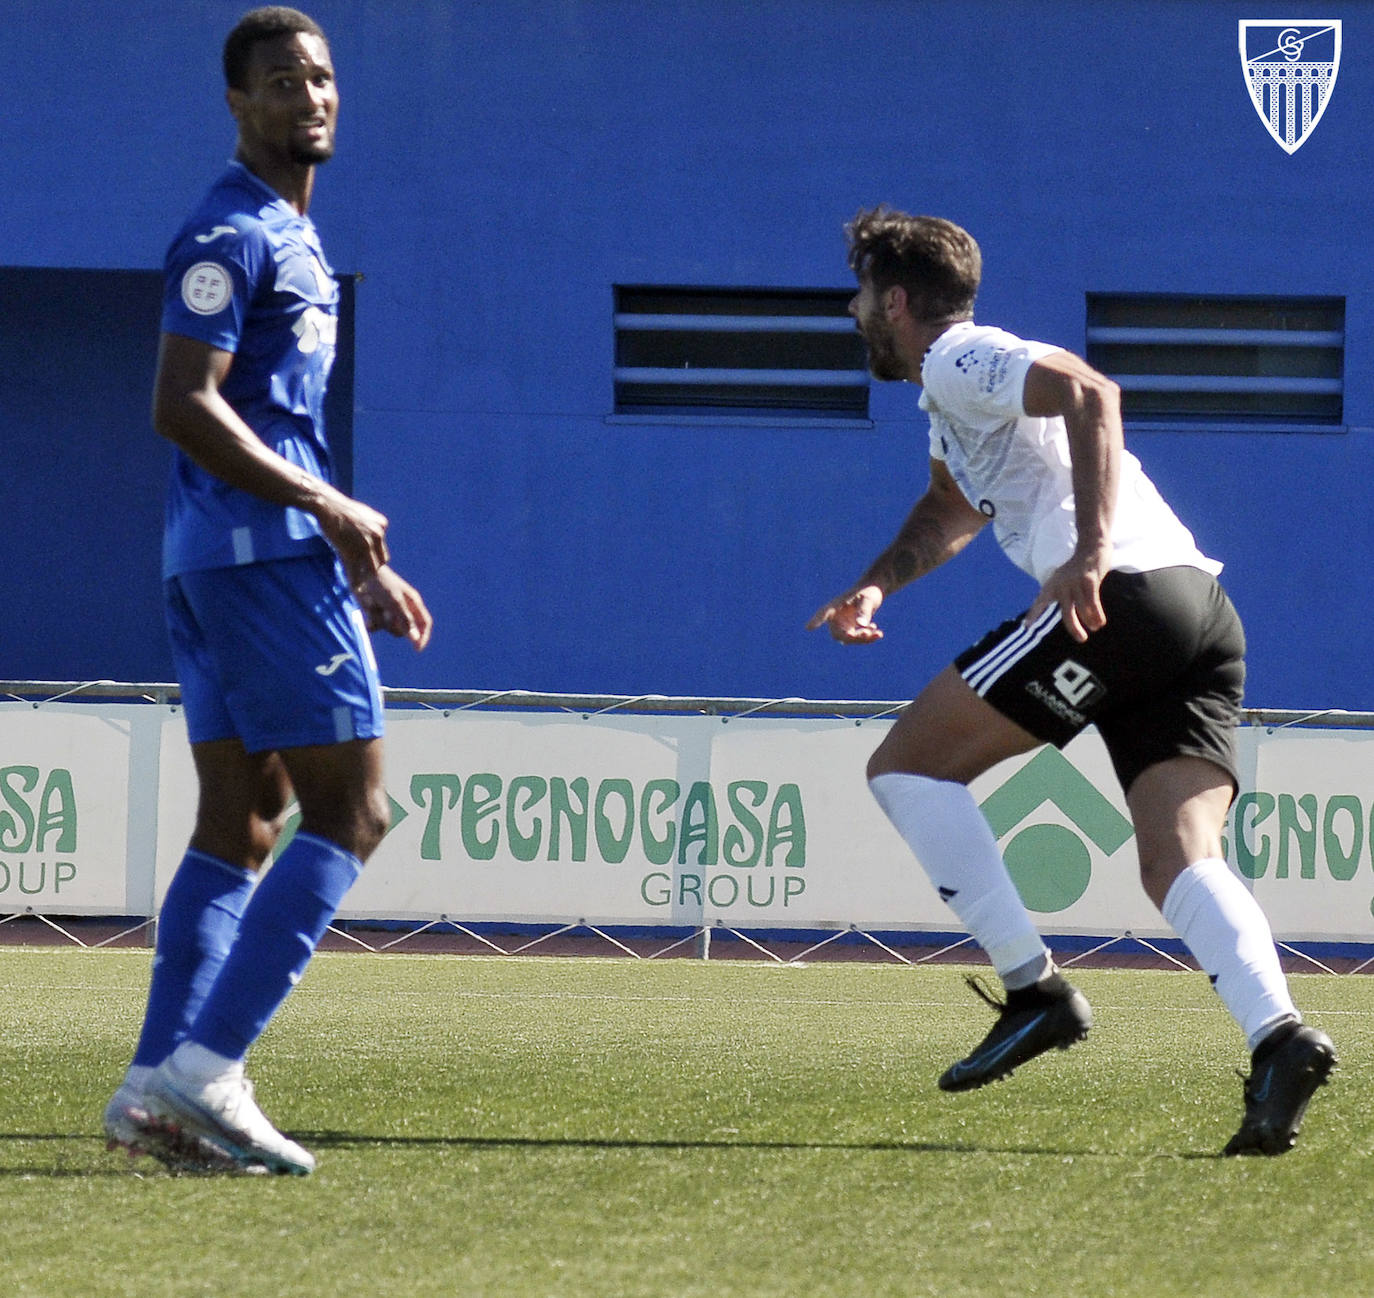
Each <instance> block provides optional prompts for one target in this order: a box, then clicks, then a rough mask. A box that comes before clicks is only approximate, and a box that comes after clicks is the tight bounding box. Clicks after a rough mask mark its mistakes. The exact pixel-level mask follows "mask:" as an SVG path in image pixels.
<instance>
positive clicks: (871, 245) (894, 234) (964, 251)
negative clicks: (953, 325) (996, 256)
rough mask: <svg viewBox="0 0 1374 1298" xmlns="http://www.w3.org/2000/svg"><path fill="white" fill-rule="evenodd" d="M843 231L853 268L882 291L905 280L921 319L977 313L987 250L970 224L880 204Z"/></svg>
mask: <svg viewBox="0 0 1374 1298" xmlns="http://www.w3.org/2000/svg"><path fill="white" fill-rule="evenodd" d="M844 232H845V235H846V236H847V237H848V239H849V265H850V269H852V270H853V271H854V273H855V274H856V275H857V276H858V277H859V278H860V279H863V278H865V277H867V278H868V280H869V281H870V282H871V283H872V285H873V287H874V288H876V289H878V290H879V291H880V292H881V291H882V290H884V289H888V288H891V287H892V286H893V285H894V284H899V285H901V287H902V288H904V289H905V290H906V294H907V298H908V300H909V302H910V306H911V314H912V315H913V316H914V317H915V318H916V319H917V320H970V319H972V318H973V302H974V299H975V298H976V297H977V296H978V284H979V282H980V280H981V279H982V276H983V256H982V254H981V253H980V252H979V251H978V244H977V241H976V240H975V239H974V237H973V236H972V235H971V234H970V233H969V232H968V231H967V230H965V229H962V228H961V227H960V226H957V225H955V224H954V223H953V222H952V221H945V220H942V219H941V218H940V217H938V216H908V215H907V213H905V212H898V211H894V210H893V209H892V208H890V207H886V206H881V205H880V206H878V207H874V208H870V209H868V210H866V211H861V212H860V213H859V214H858V215H857V216H856V217H855V218H854V219H853V220H852V221H850V222H849V224H848V225H846V226H845V228H844Z"/></svg>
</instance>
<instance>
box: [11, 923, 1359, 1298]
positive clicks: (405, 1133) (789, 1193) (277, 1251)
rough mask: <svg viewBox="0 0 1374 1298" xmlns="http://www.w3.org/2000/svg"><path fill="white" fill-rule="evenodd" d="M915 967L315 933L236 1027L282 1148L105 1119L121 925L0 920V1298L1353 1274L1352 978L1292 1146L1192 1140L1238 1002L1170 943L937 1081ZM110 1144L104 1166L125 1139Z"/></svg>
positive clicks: (1094, 982) (933, 971)
mask: <svg viewBox="0 0 1374 1298" xmlns="http://www.w3.org/2000/svg"><path fill="white" fill-rule="evenodd" d="M962 972H963V971H962V970H960V969H956V968H954V967H951V966H941V967H925V968H917V969H910V968H903V967H898V966H893V965H863V964H849V963H845V964H818V965H812V966H809V967H785V968H779V967H770V966H766V965H763V964H758V963H743V962H713V963H709V964H706V963H700V962H694V961H687V960H678V961H665V962H652V963H650V962H637V961H632V960H595V959H585V960H583V959H528V960H519V959H501V958H492V959H474V958H463V957H443V956H407V955H400V954H389V955H383V956H371V955H344V954H340V955H328V954H326V955H321V956H319V957H317V959H316V961H315V963H314V964H313V965H312V967H311V969H310V971H309V973H308V974H307V976H306V978H305V980H304V981H303V982H302V983H301V985H300V987H299V988H298V989H297V991H296V994H295V995H294V996H293V997H292V998H291V1000H290V1001H289V1002H288V1004H287V1006H286V1007H285V1008H284V1009H283V1011H282V1012H281V1014H280V1015H279V1016H278V1018H277V1020H276V1021H275V1022H274V1023H273V1025H272V1026H271V1028H270V1029H269V1031H268V1033H267V1034H266V1035H265V1036H264V1038H263V1040H262V1041H261V1042H260V1043H259V1044H258V1046H257V1047H256V1048H255V1050H254V1053H253V1055H252V1056H251V1057H250V1061H249V1062H250V1073H251V1074H252V1075H253V1076H254V1077H255V1078H256V1080H257V1083H258V1096H259V1099H260V1101H261V1103H262V1105H263V1108H264V1110H265V1111H266V1112H267V1114H268V1115H269V1116H270V1117H271V1118H273V1120H274V1121H275V1122H276V1123H277V1124H278V1125H279V1126H281V1127H282V1128H283V1129H284V1130H288V1131H290V1132H291V1133H292V1134H294V1135H295V1136H297V1137H298V1138H299V1139H300V1140H302V1141H303V1142H304V1143H305V1144H306V1145H308V1146H309V1147H310V1148H311V1149H313V1150H314V1151H315V1153H316V1154H317V1156H318V1157H319V1162H320V1166H319V1170H318V1171H317V1172H316V1174H315V1175H314V1176H312V1177H309V1178H305V1179H287V1178H271V1179H268V1178H232V1179H228V1178H185V1177H183V1178H172V1177H168V1176H166V1175H165V1174H163V1173H162V1172H161V1170H160V1169H159V1168H157V1167H156V1165H149V1163H148V1160H146V1159H143V1160H139V1162H138V1163H136V1164H132V1165H131V1164H129V1162H128V1160H127V1159H125V1158H124V1157H123V1156H122V1155H116V1154H109V1153H106V1152H105V1149H104V1143H103V1140H102V1139H101V1138H100V1137H99V1134H98V1131H99V1115H100V1111H101V1108H102V1107H103V1104H104V1101H105V1099H106V1098H107V1096H108V1094H109V1092H110V1091H111V1090H112V1089H113V1087H114V1085H115V1084H116V1082H117V1081H118V1078H119V1075H120V1073H121V1071H122V1069H123V1065H124V1063H125V1062H126V1056H127V1052H128V1051H129V1050H130V1048H131V1044H132V1041H133V1037H134V1034H135V1032H136V1028H137V1023H138V1018H139V1014H140V1012H141V1009H142V1000H143V993H144V988H145V986H146V980H147V976H148V955H147V954H146V953H145V952H134V951H107V952H91V951H79V950H47V949H44V950H37V949H8V950H3V951H0V1004H2V1005H3V1009H0V1025H2V1026H0V1250H2V1251H0V1259H2V1260H3V1265H2V1266H0V1274H3V1287H4V1292H5V1294H6V1295H7V1296H8V1298H19V1296H20V1295H63V1298H67V1296H70V1295H78V1296H84V1295H131V1296H132V1295H137V1296H138V1298H162V1296H164V1295H166V1296H167V1298H171V1296H172V1295H176V1296H177V1298H185V1296H186V1295H201V1294H204V1295H221V1296H222V1295H250V1294H251V1295H273V1296H276V1295H283V1296H284V1295H305V1294H309V1295H316V1294H320V1295H325V1294H327V1295H334V1294H340V1293H350V1292H356V1293H368V1294H378V1295H402V1294H407V1295H448V1296H452V1295H483V1296H487V1295H490V1296H493V1298H495V1296H497V1295H534V1296H538V1298H544V1296H546V1295H552V1296H557V1295H597V1296H598V1298H619V1296H621V1295H626V1296H630V1295H645V1296H649V1295H652V1296H654V1298H679V1296H681V1298H687V1296H690V1295H716V1294H719V1295H778V1296H779V1298H791V1296H793V1295H807V1296H810V1295H815V1296H816V1298H824V1296H826V1295H844V1296H845V1298H852V1296H853V1295H862V1296H864V1298H867V1296H869V1295H887V1294H893V1295H925V1294H931V1295H940V1296H941V1298H962V1296H965V1295H967V1296H973V1295H978V1296H980V1298H981V1296H982V1295H1004V1294H1012V1295H1039V1294H1044V1295H1054V1296H1055V1298H1074V1296H1075V1295H1094V1298H1101V1296H1103V1295H1126V1294H1129V1295H1142V1296H1143V1295H1149V1296H1150V1298H1165V1296H1167V1295H1174V1294H1180V1295H1181V1294H1189V1295H1209V1296H1210V1295H1230V1294H1235V1295H1237V1296H1239V1295H1245V1296H1246V1298H1251V1296H1255V1295H1271V1294H1272V1295H1275V1296H1276V1298H1277V1296H1279V1295H1282V1298H1301V1296H1302V1295H1308V1294H1311V1295H1317V1294H1321V1295H1330V1294H1352V1295H1353V1294H1360V1293H1368V1292H1370V1291H1371V1289H1374V1248H1371V1246H1370V1243H1369V1239H1370V1234H1371V1231H1374V1225H1371V1219H1372V1214H1371V1207H1374V1188H1371V1184H1372V1182H1374V1177H1371V1160H1370V1154H1371V1152H1372V1151H1374V1094H1371V1090H1370V1087H1369V1085H1368V1078H1369V1077H1370V1075H1371V1070H1370V1063H1371V1057H1372V1056H1374V1005H1371V996H1370V990H1369V989H1370V985H1371V984H1370V983H1369V981H1368V980H1367V979H1363V978H1346V979H1340V978H1336V977H1326V976H1321V977H1315V976H1300V977H1295V979H1294V985H1295V990H1296V994H1297V996H1298V999H1299V1002H1300V1003H1301V1004H1302V1005H1303V1007H1304V1009H1305V1010H1306V1012H1307V1015H1308V1018H1309V1021H1311V1022H1314V1023H1316V1024H1318V1025H1319V1026H1321V1027H1324V1028H1325V1029H1326V1030H1328V1031H1329V1032H1330V1033H1331V1035H1332V1037H1333V1038H1334V1039H1335V1041H1336V1045H1337V1049H1338V1051H1339V1053H1340V1055H1341V1068H1340V1069H1339V1071H1338V1072H1337V1074H1336V1078H1335V1081H1334V1083H1333V1085H1332V1086H1330V1087H1328V1088H1325V1089H1324V1090H1323V1091H1321V1092H1320V1093H1319V1094H1318V1096H1317V1098H1316V1099H1315V1100H1314V1102H1313V1105H1312V1109H1311V1111H1310V1112H1309V1115H1308V1121H1307V1124H1306V1128H1305V1130H1304V1132H1303V1136H1302V1139H1301V1140H1300V1142H1299V1145H1298V1148H1297V1149H1296V1150H1295V1151H1294V1152H1293V1153H1291V1154H1288V1155H1286V1156H1284V1157H1282V1158H1277V1159H1245V1160H1222V1159H1218V1158H1216V1157H1214V1155H1215V1153H1216V1151H1217V1150H1219V1149H1220V1148H1221V1146H1222V1145H1223V1144H1224V1143H1225V1142H1226V1140H1227V1138H1228V1137H1229V1136H1230V1135H1231V1133H1232V1131H1233V1130H1234V1128H1235V1126H1236V1124H1237V1122H1238V1120H1239V1116H1240V1105H1241V1100H1240V1082H1239V1080H1238V1079H1237V1077H1236V1074H1235V1070H1236V1069H1237V1068H1242V1067H1244V1066H1245V1065H1246V1063H1247V1059H1246V1056H1245V1053H1244V1050H1243V1048H1242V1046H1241V1043H1240V1040H1239V1035H1238V1033H1237V1032H1236V1030H1235V1029H1234V1027H1233V1026H1232V1024H1231V1021H1230V1020H1229V1019H1228V1018H1227V1017H1226V1015H1225V1014H1224V1012H1223V1011H1222V1010H1221V1009H1220V1008H1219V1006H1218V1004H1217V1003H1216V1002H1215V1000H1214V998H1213V996H1212V993H1211V991H1210V989H1209V988H1208V986H1207V983H1206V980H1205V979H1203V978H1202V977H1201V976H1200V975H1196V974H1192V975H1190V974H1179V973H1154V972H1124V971H1091V970H1090V971H1083V972H1081V973H1080V974H1077V975H1075V978H1076V981H1078V982H1079V984H1080V985H1081V986H1082V987H1083V989H1084V990H1085V992H1086V993H1087V994H1088V996H1089V999H1090V1000H1091V1001H1092V1002H1093V1005H1094V1009H1095V1012H1096V1015H1097V1026H1096V1027H1095V1028H1094V1030H1093V1033H1092V1035H1091V1036H1090V1037H1089V1039H1088V1041H1087V1042H1086V1043H1085V1044H1084V1045H1082V1046H1079V1047H1076V1048H1075V1049H1074V1050H1072V1051H1070V1052H1068V1053H1067V1054H1059V1053H1055V1054H1054V1055H1052V1056H1051V1057H1047V1058H1044V1059H1041V1060H1037V1061H1035V1062H1034V1063H1033V1064H1031V1065H1029V1066H1028V1067H1027V1068H1026V1069H1024V1070H1023V1071H1022V1072H1021V1073H1019V1074H1018V1075H1017V1076H1016V1077H1014V1078H1012V1079H1011V1080H1010V1081H1007V1082H1004V1083H1002V1084H1000V1085H998V1086H995V1087H990V1088H987V1089H985V1090H983V1091H979V1092H973V1093H970V1094H965V1095H959V1096H947V1095H943V1094H941V1093H940V1092H939V1091H937V1090H936V1089H935V1085H934V1079H935V1077H936V1076H937V1074H938V1073H939V1072H940V1070H941V1069H942V1068H943V1067H944V1066H945V1065H946V1064H948V1063H949V1062H950V1061H951V1060H952V1059H953V1058H955V1057H956V1056H958V1055H960V1054H962V1053H963V1052H964V1050H965V1048H966V1047H967V1046H969V1045H971V1044H972V1043H973V1041H974V1040H976V1039H977V1037H978V1036H980V1035H981V1033H982V1031H983V1029H984V1027H985V1026H986V1024H987V1023H988V1022H989V1021H990V1019H989V1015H988V1012H987V1011H986V1009H985V1008H984V1007H983V1006H982V1005H981V1003H980V1002H979V1001H977V1000H976V999H975V998H974V997H973V996H972V994H971V993H970V992H969V991H968V989H967V988H965V987H964V986H963V983H962V979H961V973H962ZM135 1169H138V1170H135Z"/></svg>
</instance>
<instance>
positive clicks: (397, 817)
mask: <svg viewBox="0 0 1374 1298" xmlns="http://www.w3.org/2000/svg"><path fill="white" fill-rule="evenodd" d="M386 800H387V802H388V803H390V805H391V824H390V825H389V826H388V828H387V831H386V832H387V834H389V833H391V831H392V830H393V829H395V828H396V826H397V825H399V824H400V823H401V821H403V820H404V819H405V818H406V817H407V816H408V815H410V812H408V811H407V810H406V809H405V808H404V807H403V806H401V804H400V803H399V802H397V801H396V799H395V798H393V797H392V796H391V794H389V793H388V794H387V795H386ZM300 827H301V809H300V807H294V808H293V809H292V811H291V814H290V815H289V816H287V818H286V823H285V824H284V825H282V829H281V837H280V838H278V839H277V843H276V846H275V847H273V849H272V859H273V860H274V861H275V860H276V859H277V858H278V857H279V856H280V855H281V854H282V853H283V852H284V851H286V849H287V848H288V847H289V846H290V844H291V840H292V839H293V838H295V837H296V831H297V830H298V829H299V828H300ZM382 837H383V838H385V837H386V834H383V835H382Z"/></svg>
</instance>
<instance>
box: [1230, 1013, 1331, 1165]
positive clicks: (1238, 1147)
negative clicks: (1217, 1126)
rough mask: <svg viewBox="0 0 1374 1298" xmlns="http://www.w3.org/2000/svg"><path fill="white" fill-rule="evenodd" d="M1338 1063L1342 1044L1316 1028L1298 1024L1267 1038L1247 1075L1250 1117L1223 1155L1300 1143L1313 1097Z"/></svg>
mask: <svg viewBox="0 0 1374 1298" xmlns="http://www.w3.org/2000/svg"><path fill="white" fill-rule="evenodd" d="M1275 1038H1277V1040H1276V1039H1275ZM1335 1066H1336V1048H1335V1047H1334V1046H1333V1045H1332V1044H1331V1038H1330V1037H1328V1036H1327V1035H1326V1033H1325V1032H1319V1031H1318V1030H1317V1029H1316V1028H1309V1027H1304V1026H1301V1025H1299V1024H1296V1023H1295V1024H1293V1025H1292V1026H1291V1028H1289V1029H1284V1028H1278V1029H1276V1030H1275V1032H1273V1033H1272V1034H1271V1035H1270V1036H1269V1037H1268V1038H1266V1039H1265V1040H1264V1041H1261V1042H1260V1044H1259V1046H1258V1048H1257V1049H1256V1050H1255V1053H1254V1056H1253V1059H1252V1062H1251V1066H1250V1076H1249V1077H1247V1078H1245V1079H1244V1080H1245V1117H1244V1118H1243V1119H1242V1120H1241V1124H1240V1130H1239V1131H1238V1132H1236V1134H1235V1135H1234V1136H1232V1137H1231V1139H1230V1140H1229V1141H1228V1142H1227V1145H1226V1148H1225V1149H1223V1150H1222V1151H1221V1153H1222V1157H1223V1158H1226V1157H1230V1156H1231V1155H1234V1154H1270V1155H1273V1154H1286V1153H1287V1152H1288V1151H1289V1150H1290V1149H1292V1148H1293V1146H1294V1145H1295V1144H1296V1143H1297V1139H1298V1128H1299V1126H1301V1125H1302V1116H1303V1114H1304V1113H1306V1112H1307V1104H1308V1101H1309V1100H1311V1098H1312V1096H1313V1094H1314V1093H1315V1092H1316V1089H1317V1087H1319V1086H1325V1085H1326V1081H1327V1078H1328V1077H1329V1076H1330V1075H1331V1070H1332V1069H1333V1068H1335Z"/></svg>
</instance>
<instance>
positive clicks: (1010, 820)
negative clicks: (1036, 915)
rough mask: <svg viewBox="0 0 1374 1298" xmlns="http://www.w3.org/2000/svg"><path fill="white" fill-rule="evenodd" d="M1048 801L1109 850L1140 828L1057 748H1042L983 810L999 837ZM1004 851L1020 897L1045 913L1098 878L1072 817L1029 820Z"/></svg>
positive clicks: (1064, 905) (1102, 848)
mask: <svg viewBox="0 0 1374 1298" xmlns="http://www.w3.org/2000/svg"><path fill="white" fill-rule="evenodd" d="M1047 802H1048V803H1050V804H1051V805H1052V806H1055V807H1057V808H1058V809H1059V810H1060V811H1061V812H1062V813H1063V814H1064V816H1065V817H1066V818H1067V819H1068V820H1069V822H1070V823H1071V824H1072V825H1074V826H1075V827H1076V828H1077V829H1078V830H1079V831H1081V833H1082V834H1083V835H1084V836H1085V837H1086V838H1087V840H1088V842H1090V843H1092V844H1093V845H1094V846H1095V847H1096V848H1098V850H1099V851H1102V852H1105V853H1106V854H1107V855H1108V856H1111V854H1112V853H1113V852H1115V851H1116V850H1117V849H1118V848H1119V847H1120V846H1121V845H1122V844H1123V843H1124V842H1126V840H1127V839H1128V838H1130V836H1131V834H1132V832H1133V831H1132V829H1131V822H1130V821H1129V820H1127V819H1126V817H1125V816H1123V815H1122V814H1121V813H1120V812H1119V811H1118V810H1117V809H1116V808H1115V807H1114V806H1112V804H1111V803H1110V802H1109V801H1108V800H1107V799H1106V798H1105V797H1104V796H1103V795H1102V793H1101V792H1100V791H1099V790H1098V788H1097V787H1096V786H1095V785H1094V784H1093V783H1092V782H1091V781H1090V780H1088V779H1087V778H1086V777H1085V776H1084V775H1083V774H1082V772H1081V771H1079V769H1078V768H1077V767H1076V766H1074V764H1073V763H1072V762H1070V761H1069V759H1068V758H1067V757H1065V756H1064V755H1063V754H1062V753H1061V752H1060V751H1059V750H1058V749H1056V748H1042V749H1041V750H1040V752H1038V753H1037V754H1036V755H1035V756H1034V757H1032V758H1031V760H1030V761H1029V762H1027V763H1026V764H1025V765H1024V766H1023V767H1022V768H1021V769H1020V770H1019V771H1017V772H1016V774H1015V775H1013V776H1012V777H1011V779H1009V780H1008V781H1007V782H1006V783H1005V784H1003V785H1002V786H1001V788H999V789H997V790H996V791H995V792H993V793H991V794H989V795H988V797H987V798H986V799H985V800H984V801H983V804H982V811H983V815H984V816H986V817H987V820H988V824H990V825H991V826H992V832H993V834H994V835H995V836H996V837H997V839H998V840H999V841H1000V840H1001V839H1002V837H1003V836H1004V835H1006V834H1008V833H1010V832H1011V831H1012V830H1013V829H1015V828H1016V826H1017V825H1019V824H1021V823H1022V821H1024V820H1025V819H1026V817H1027V816H1029V815H1031V814H1032V813H1033V812H1035V811H1038V810H1039V809H1040V808H1041V807H1043V806H1044V805H1045V804H1046V803H1047ZM1002 855H1003V859H1004V860H1005V861H1006V863H1007V870H1008V871H1009V872H1010V874H1011V877H1012V881H1013V882H1014V883H1015V884H1016V890H1017V892H1019V893H1020V894H1021V900H1022V901H1024V902H1025V903H1026V905H1027V906H1028V907H1029V908H1030V909H1031V910H1035V911H1040V912H1042V913H1048V912H1052V911H1059V910H1067V909H1068V908H1069V907H1070V906H1072V905H1073V904H1074V902H1076V901H1077V900H1078V899H1079V898H1080V897H1081V896H1082V895H1083V894H1084V893H1085V892H1086V891H1087V890H1088V883H1089V881H1090V879H1091V878H1092V853H1091V852H1090V851H1089V850H1088V846H1087V844H1086V843H1084V841H1083V838H1081V837H1080V836H1079V834H1076V833H1075V832H1074V831H1073V830H1072V829H1069V828H1068V827H1067V826H1065V825H1055V824H1034V825H1027V826H1026V827H1025V828H1024V829H1022V830H1021V831H1020V832H1019V833H1018V834H1016V835H1015V837H1013V838H1012V839H1010V840H1009V841H1008V842H1007V843H1005V844H1003V846H1002Z"/></svg>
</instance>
